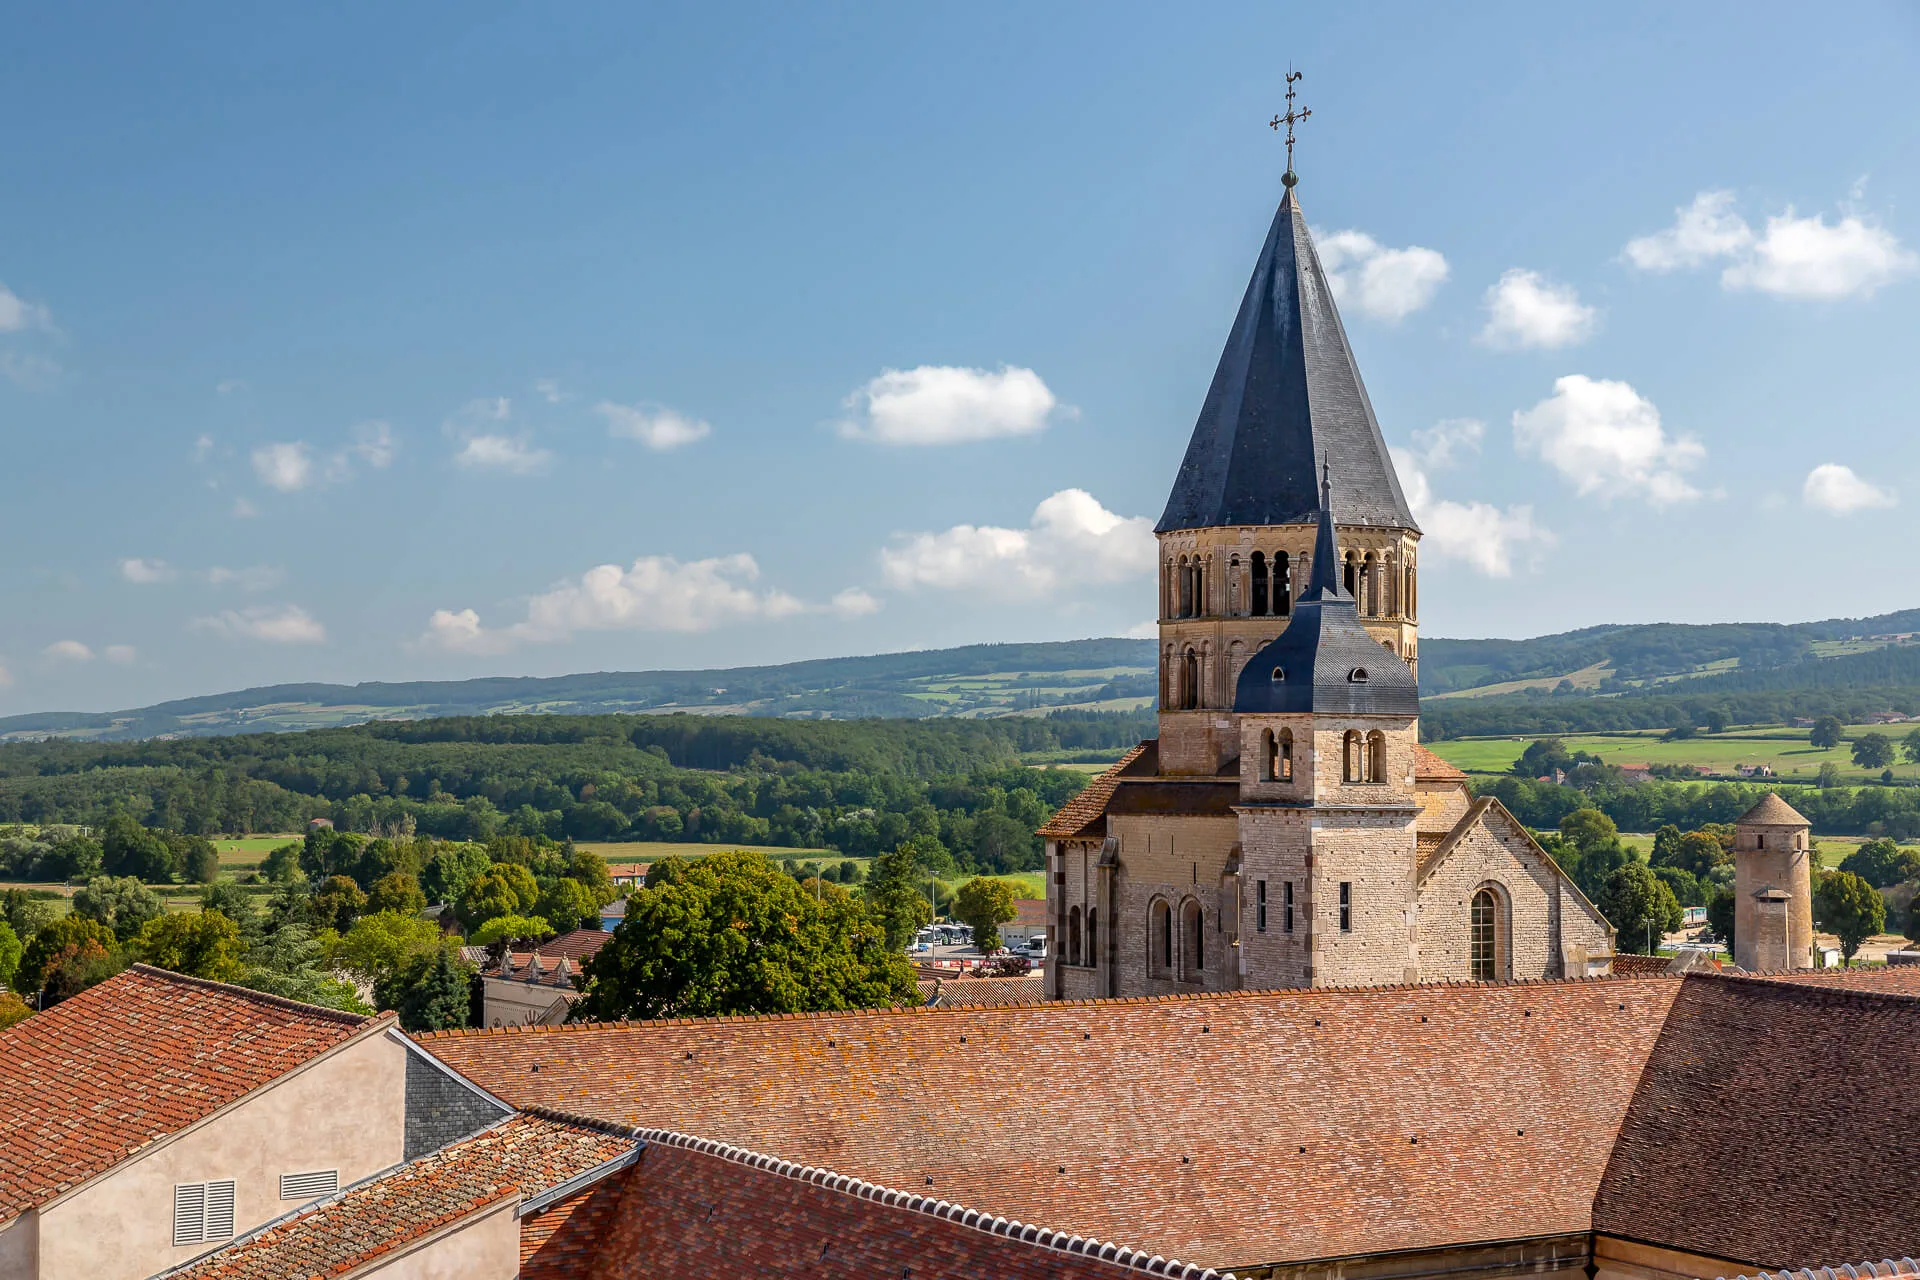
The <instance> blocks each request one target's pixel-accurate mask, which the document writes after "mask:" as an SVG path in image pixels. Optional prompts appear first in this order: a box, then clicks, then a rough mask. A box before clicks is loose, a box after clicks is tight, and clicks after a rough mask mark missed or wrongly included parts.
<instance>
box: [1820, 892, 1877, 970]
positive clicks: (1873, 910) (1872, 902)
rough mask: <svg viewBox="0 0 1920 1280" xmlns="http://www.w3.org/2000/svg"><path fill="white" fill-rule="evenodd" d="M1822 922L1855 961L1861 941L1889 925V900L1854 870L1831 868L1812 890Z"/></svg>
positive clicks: (1849, 962) (1844, 954)
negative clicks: (1835, 869)
mask: <svg viewBox="0 0 1920 1280" xmlns="http://www.w3.org/2000/svg"><path fill="white" fill-rule="evenodd" d="M1813 910H1814V914H1815V915H1816V916H1818V917H1819V921H1820V926H1821V927H1822V928H1824V929H1826V930H1828V931H1829V932H1831V933H1833V934H1834V935H1835V936H1837V937H1838V938H1839V939H1840V954H1841V956H1842V957H1844V958H1845V960H1846V962H1847V963H1848V964H1849V965H1851V964H1852V963H1853V956H1854V953H1855V952H1857V951H1858V950H1860V944H1861V943H1863V942H1865V941H1866V940H1867V939H1868V938H1871V937H1873V936H1874V935H1875V934H1877V933H1879V932H1880V931H1881V930H1883V929H1885V928H1886V927H1887V900H1886V899H1885V898H1883V897H1881V896H1880V891H1879V890H1878V889H1875V888H1874V887H1873V886H1872V885H1870V884H1868V883H1867V882H1866V881H1865V880H1863V879H1861V878H1860V877H1859V876H1857V875H1855V874H1853V872H1851V871H1830V872H1828V873H1827V874H1826V875H1824V876H1822V877H1820V884H1819V887H1818V888H1816V889H1815V890H1814V891H1813Z"/></svg>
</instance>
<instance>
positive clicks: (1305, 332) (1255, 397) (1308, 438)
mask: <svg viewBox="0 0 1920 1280" xmlns="http://www.w3.org/2000/svg"><path fill="white" fill-rule="evenodd" d="M1323 460H1326V461H1331V462H1332V464H1333V470H1334V473H1335V474H1336V475H1338V476H1339V477H1340V494H1339V497H1338V498H1337V503H1338V505H1337V506H1336V507H1335V509H1334V518H1335V519H1336V520H1338V521H1339V522H1340V523H1341V524H1343V525H1371V526H1374V527H1379V528H1388V529H1412V530H1415V531H1418V529H1419V527H1420V526H1419V525H1417V524H1415V523H1414V519H1413V512H1412V510H1411V509H1409V508H1408V506H1407V499H1406V496H1405V495H1404V494H1403V493H1401V492H1400V481H1399V478H1398V477H1396V476H1395V475H1394V473H1393V462H1392V460H1391V459H1390V458H1389V457H1388V456H1387V445H1386V441H1385V440H1384V439H1382V438H1381V435H1380V424H1379V423H1378V422H1376V421H1375V420H1374V416H1373V405H1372V403H1371V402H1369V401H1368V399H1367V389H1366V386H1365V385H1364V384H1363V383H1362V382H1361V381H1360V369H1359V367H1358V366H1357V365H1356V364H1355V363H1354V360H1353V351H1352V349H1351V348H1350V347H1349V346H1348V345H1347V332H1346V329H1345V328H1344V327H1343V326H1342V325H1341V323H1340V313H1339V311H1338V310H1337V309H1336V308H1335V306H1334V304H1333V290H1332V288H1331V287H1330V286H1329V285H1328V283H1327V276H1326V272H1325V271H1323V270H1322V269H1321V266H1320V257H1319V255H1318V254H1317V253H1316V252H1315V251H1314V247H1313V238H1312V236H1310V235H1309V234H1308V232H1307V220H1306V217H1305V215H1303V214H1302V213H1301V212H1300V206H1299V203H1298V202H1297V201H1296V200H1295V199H1294V195H1293V192H1292V191H1291V190H1289V191H1288V192H1287V194H1286V197H1285V198H1284V199H1283V200H1281V202H1280V209H1279V211H1278V212H1277V213H1275V214H1274V218H1273V226H1272V228H1271V229H1270V230H1269V231H1268V232H1267V241H1266V244H1265V245H1264V246H1263V247H1262V248H1261V250H1260V260H1259V262H1257V263H1256V264H1255V265H1254V268H1253V279H1252V281H1251V282H1249V283H1248V285H1247V292H1246V296H1245V297H1244V298H1243V299H1241V302H1240V313H1239V315H1238V316H1236V317H1235V318H1234V322H1233V331H1232V332H1231V333H1229V334H1228V335H1227V345H1226V349H1225V350H1224V351H1222V352H1221V353H1220V364H1219V367H1218V368H1216V369H1215V370H1214V374H1213V386H1212V387H1211V388H1210V389H1209V390H1208V391H1207V399H1206V403H1205V404H1204V405H1202V406H1201V409H1200V419H1199V421H1198V422H1197V423H1195V425H1194V428H1193V438H1192V439H1191V440H1190V441H1189V442H1188V444H1187V456H1186V459H1185V460H1184V461H1183V462H1182V463H1181V464H1180V475H1179V478H1178V479H1176V480H1175V481H1174V484H1173V493H1172V495H1171V496H1170V497H1168V499H1167V509H1166V513H1165V514H1164V515H1162V516H1161V517H1160V523H1159V525H1158V526H1156V531H1157V532H1160V533H1166V532H1168V531H1169V530H1172V529H1208V528H1217V527H1221V526H1228V525H1273V524H1306V523H1308V522H1310V521H1312V520H1313V519H1314V518H1315V512H1316V509H1317V508H1318V506H1319V496H1320V495H1319V493H1318V491H1317V490H1318V486H1317V485H1316V484H1315V483H1314V482H1315V480H1316V479H1317V476H1316V475H1315V471H1316V469H1317V467H1318V466H1319V464H1320V463H1321V462H1322V461H1323Z"/></svg>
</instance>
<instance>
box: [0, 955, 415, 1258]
mask: <svg viewBox="0 0 1920 1280" xmlns="http://www.w3.org/2000/svg"><path fill="white" fill-rule="evenodd" d="M391 1021H392V1015H387V1016H386V1017H385V1018H382V1019H374V1018H364V1017H360V1016H359V1015H356V1014H351V1013H340V1012H338V1011H336V1010H333V1009H322V1008H318V1007H316V1006H314V1005H305V1004H298V1003H296V1002H294V1001H292V1000H283V999H280V998H279V997H278V996H269V995H263V994H261V993H260V992H257V991H248V990H246V989H245V988H243V987H233V986H228V985H226V984H225V983H220V982H206V981H202V980H201V979H198V978H186V977H182V976H181V975H179V974H177V973H169V972H167V971H166V970H164V969H152V968H148V967H147V966H146V965H143V964H142V965H135V966H133V967H132V968H131V969H128V970H127V971H126V972H124V973H121V974H119V975H117V976H115V977H112V978H109V979H108V980H107V981H105V982H102V983H100V984H99V985H98V986H95V987H92V988H90V989H88V990H86V991H83V992H81V993H80V994H79V995H77V996H73V997H72V998H70V999H67V1000H63V1001H61V1002H60V1003H59V1004H57V1005H55V1006H54V1007H53V1008H51V1009H48V1010H47V1011H45V1012H44V1013H38V1014H35V1015H34V1016H33V1017H31V1018H28V1019H26V1020H25V1021H24V1022H21V1023H18V1024H16V1025H15V1026H13V1027H12V1028H10V1029H8V1030H6V1031H4V1032H0V1064H4V1075H5V1081H6V1083H5V1086H4V1087H0V1222H5V1221H7V1220H8V1219H11V1218H12V1217H14V1216H15V1215H16V1214H19V1213H22V1212H24V1211H25V1210H28V1209H31V1208H34V1207H35V1206H37V1205H41V1204H44V1203H46V1202H47V1201H48V1200H51V1199H52V1198H53V1197H55V1196H57V1195H59V1194H60V1193H62V1192H63V1191H66V1190H68V1189H69V1188H71V1187H74V1186H77V1185H79V1184H80V1183H82V1182H85V1181H86V1180H87V1179H88V1178H91V1177H93V1176H94V1175H95V1174H98V1173H101V1172H103V1171H104V1170H106V1169H109V1168H111V1167H112V1166H113V1165H115V1164H117V1163H118V1162H119V1161H121V1160H123V1159H125V1158H126V1157H127V1156H128V1155H129V1154H131V1153H132V1152H134V1151H136V1150H138V1149H139V1148H141V1147H144V1146H146V1145H147V1144H148V1143H150V1142H152V1141H154V1140H155V1139H158V1138H163V1137H166V1136H167V1135H169V1134H173V1133H177V1132H179V1131H180V1130H182V1129H184V1128H186V1127H187V1126H188V1125H190V1124H193V1123H194V1122H195V1121H197V1120H199V1119H201V1118H203V1117H205V1116H208V1115H211V1114H212V1113H213V1112H215V1111H217V1110H219V1109H220V1108H221V1107H223V1106H225V1105H227V1104H228V1103H230V1102H233V1101H235V1100H236V1099H239V1098H241V1097H244V1096H245V1095H246V1094H248V1093H251V1092H252V1091H253V1090H255V1089H257V1088H259V1087H260V1086H262V1085H264V1084H266V1083H268V1082H269V1081H271V1080H273V1079H275V1078H276V1077H278V1076H281V1075H284V1074H286V1073H287V1072H288V1071H291V1070H293V1069H294V1068H295V1067H297V1066H299V1065H301V1064H302V1063H304V1062H306V1061H308V1060H309V1059H311V1058H314V1057H317V1056H319V1055H320V1054H322V1053H325V1052H326V1051H327V1050H329V1049H331V1048H333V1047H334V1046H336V1045H338V1044H340V1043H341V1042H342V1041H345V1040H347V1039H349V1038H351V1037H352V1036H354V1035H355V1034H357V1033H360V1032H362V1031H365V1030H370V1029H372V1028H374V1027H375V1026H376V1025H382V1026H384V1025H387V1024H389V1023H391Z"/></svg>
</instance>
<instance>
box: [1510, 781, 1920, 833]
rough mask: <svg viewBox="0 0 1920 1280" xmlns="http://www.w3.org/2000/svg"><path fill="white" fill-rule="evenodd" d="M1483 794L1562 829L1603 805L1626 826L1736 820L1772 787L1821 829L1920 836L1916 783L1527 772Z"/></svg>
mask: <svg viewBox="0 0 1920 1280" xmlns="http://www.w3.org/2000/svg"><path fill="white" fill-rule="evenodd" d="M1473 789H1474V790H1475V792H1477V793H1478V794H1480V795H1491V796H1496V797H1498V798H1499V800H1500V803H1501V804H1504V805H1505V806H1507V808H1509V809H1511V810H1512V811H1513V813H1514V816H1515V817H1517V818H1519V819H1520V821H1522V822H1524V823H1526V824H1527V825H1528V826H1530V827H1539V828H1556V827H1558V826H1559V825H1560V822H1561V820H1562V819H1564V818H1566V817H1567V816H1568V815H1569V814H1571V813H1574V812H1575V811H1577V810H1580V809H1585V808H1593V809H1598V810H1600V811H1601V812H1602V813H1604V814H1606V815H1607V817H1609V818H1611V819H1612V820H1613V821H1614V823H1615V824H1616V825H1617V826H1618V827H1619V828H1620V829H1621V830H1623V831H1657V830H1659V829H1660V828H1661V827H1664V826H1668V825H1672V826H1676V827H1679V828H1681V829H1682V830H1695V829H1698V828H1702V827H1706V826H1709V825H1711V824H1714V823H1730V822H1732V821H1733V820H1734V819H1735V818H1738V817H1739V816H1740V815H1741V814H1743V813H1745V812H1746V811H1747V810H1748V809H1750V808H1752V807H1753V806H1754V805H1755V804H1756V803H1757V802H1758V801H1759V800H1760V798H1761V797H1762V796H1764V795H1765V794H1766V793H1767V792H1768V791H1776V790H1777V791H1781V792H1782V794H1784V795H1785V796H1786V798H1787V800H1788V801H1789V802H1790V803H1791V804H1792V805H1793V807H1794V808H1796V809H1798V810H1799V811H1800V812H1801V813H1802V814H1804V815H1805V816H1806V818H1807V821H1809V822H1811V823H1812V824H1813V829H1814V831H1815V832H1817V833H1819V834H1822V835H1864V836H1882V835H1885V836H1892V837H1893V838H1894V839H1896V840H1908V839H1913V838H1915V837H1916V836H1920V789H1915V788H1912V787H1857V788H1849V787H1831V788H1824V789H1823V788H1817V787H1793V788H1782V787H1779V786H1777V785H1770V786H1754V785H1749V784H1746V783H1738V782H1643V783H1640V784H1639V785H1637V786H1622V787H1605V786H1603V787H1598V788H1595V789H1593V790H1590V791H1589V790H1582V789H1580V788H1578V787H1571V786H1558V785H1556V784H1554V783H1552V782H1539V781H1535V780H1532V779H1528V778H1516V777H1503V778H1499V779H1496V780H1493V781H1489V782H1480V781H1476V782H1475V783H1474V784H1473Z"/></svg>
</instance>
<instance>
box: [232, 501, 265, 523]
mask: <svg viewBox="0 0 1920 1280" xmlns="http://www.w3.org/2000/svg"><path fill="white" fill-rule="evenodd" d="M259 514H260V508H259V507H256V506H254V505H253V503H252V502H251V501H249V500H248V499H246V498H235V499H234V500H233V518H234V519H235V520H251V519H253V518H254V517H255V516H257V515H259Z"/></svg>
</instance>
